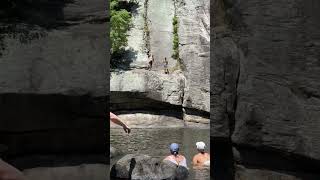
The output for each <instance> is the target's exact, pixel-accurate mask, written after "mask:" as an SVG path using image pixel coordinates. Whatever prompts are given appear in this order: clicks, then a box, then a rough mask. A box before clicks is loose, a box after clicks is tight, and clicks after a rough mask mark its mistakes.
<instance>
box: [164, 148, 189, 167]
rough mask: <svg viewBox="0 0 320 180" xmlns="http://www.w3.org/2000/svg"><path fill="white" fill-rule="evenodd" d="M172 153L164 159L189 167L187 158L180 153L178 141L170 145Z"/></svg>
mask: <svg viewBox="0 0 320 180" xmlns="http://www.w3.org/2000/svg"><path fill="white" fill-rule="evenodd" d="M170 153H171V155H169V156H167V157H166V158H165V159H164V161H170V162H172V163H175V164H176V165H178V166H184V167H186V168H188V167H187V160H186V158H185V157H184V156H183V155H180V154H179V145H178V144H177V143H172V144H171V145H170Z"/></svg>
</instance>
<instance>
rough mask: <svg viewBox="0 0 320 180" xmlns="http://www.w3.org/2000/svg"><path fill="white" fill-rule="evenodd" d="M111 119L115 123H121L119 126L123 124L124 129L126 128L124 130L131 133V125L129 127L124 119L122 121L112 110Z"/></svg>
mask: <svg viewBox="0 0 320 180" xmlns="http://www.w3.org/2000/svg"><path fill="white" fill-rule="evenodd" d="M110 120H111V121H112V122H113V123H115V124H117V125H119V126H122V127H123V129H124V131H125V132H126V133H128V134H129V133H130V132H131V129H130V127H129V126H128V125H127V124H126V123H124V122H123V121H121V119H120V118H119V117H118V116H116V115H115V114H113V113H112V112H110Z"/></svg>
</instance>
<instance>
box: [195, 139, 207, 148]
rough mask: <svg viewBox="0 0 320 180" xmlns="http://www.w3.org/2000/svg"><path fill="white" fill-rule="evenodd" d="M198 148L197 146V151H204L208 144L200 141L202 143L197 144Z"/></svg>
mask: <svg viewBox="0 0 320 180" xmlns="http://www.w3.org/2000/svg"><path fill="white" fill-rule="evenodd" d="M196 146H197V149H199V150H204V148H205V147H206V144H205V143H204V142H202V141H200V142H197V143H196Z"/></svg>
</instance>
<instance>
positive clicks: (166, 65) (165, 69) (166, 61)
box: [163, 57, 169, 74]
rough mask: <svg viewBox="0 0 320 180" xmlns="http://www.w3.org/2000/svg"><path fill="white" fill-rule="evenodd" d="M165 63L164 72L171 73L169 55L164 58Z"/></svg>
mask: <svg viewBox="0 0 320 180" xmlns="http://www.w3.org/2000/svg"><path fill="white" fill-rule="evenodd" d="M163 63H164V73H165V74H169V69H168V60H167V57H165V58H164V61H163Z"/></svg>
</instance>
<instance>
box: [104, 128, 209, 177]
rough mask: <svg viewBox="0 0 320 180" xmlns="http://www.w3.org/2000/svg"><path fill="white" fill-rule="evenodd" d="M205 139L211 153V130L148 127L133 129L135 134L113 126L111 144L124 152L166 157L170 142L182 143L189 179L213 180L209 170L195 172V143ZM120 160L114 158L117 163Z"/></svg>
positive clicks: (168, 152)
mask: <svg viewBox="0 0 320 180" xmlns="http://www.w3.org/2000/svg"><path fill="white" fill-rule="evenodd" d="M197 141H203V142H205V143H206V145H207V151H208V152H210V144H209V143H210V130H209V129H200V128H152V129H150V128H148V129H132V131H131V133H130V134H129V135H128V134H125V133H124V131H123V129H111V131H110V143H111V146H113V147H114V148H116V149H119V150H121V151H122V153H123V154H130V153H139V154H147V155H150V156H158V157H165V156H167V155H169V154H170V151H169V145H170V143H173V142H175V143H178V144H179V145H180V154H182V155H184V156H185V157H186V159H187V164H188V167H189V168H190V177H189V179H190V180H191V179H199V180H200V179H201V180H206V179H209V174H210V173H209V170H201V171H194V170H193V169H192V164H191V163H192V158H193V156H194V155H195V154H197V150H196V146H195V143H196V142H197ZM117 159H118V158H116V159H112V160H111V164H114V163H115V161H116V160H117Z"/></svg>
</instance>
